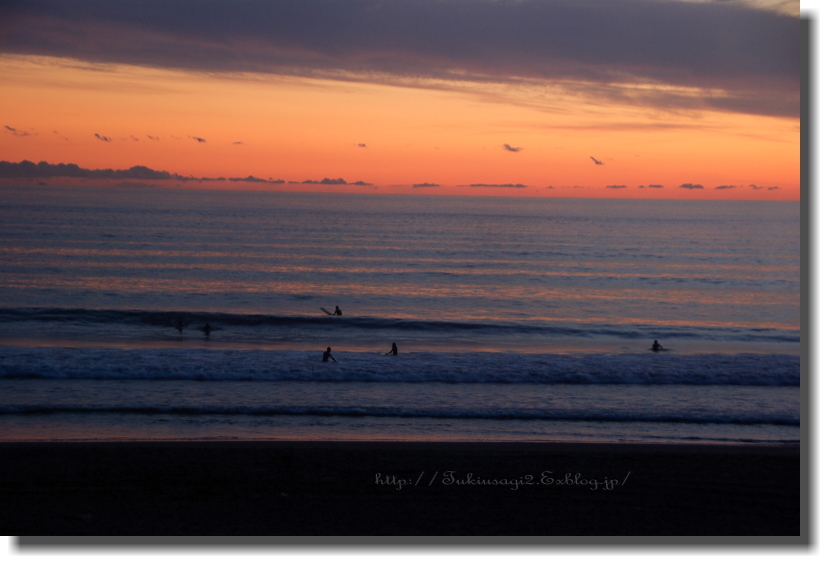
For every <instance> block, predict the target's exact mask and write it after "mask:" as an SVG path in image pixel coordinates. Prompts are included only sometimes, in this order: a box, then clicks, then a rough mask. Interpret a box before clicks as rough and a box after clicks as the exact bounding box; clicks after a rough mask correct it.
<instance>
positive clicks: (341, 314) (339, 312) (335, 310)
mask: <svg viewBox="0 0 830 566" xmlns="http://www.w3.org/2000/svg"><path fill="white" fill-rule="evenodd" d="M334 314H335V315H336V316H343V311H341V310H340V307H338V306H337V305H335V306H334Z"/></svg>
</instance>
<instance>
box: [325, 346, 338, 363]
mask: <svg viewBox="0 0 830 566" xmlns="http://www.w3.org/2000/svg"><path fill="white" fill-rule="evenodd" d="M329 358H331V359H332V360H334V356H332V355H331V346H329V347H328V348H326V351H325V352H323V361H324V362H327V361H329ZM334 361H335V362H336V361H337V360H334Z"/></svg>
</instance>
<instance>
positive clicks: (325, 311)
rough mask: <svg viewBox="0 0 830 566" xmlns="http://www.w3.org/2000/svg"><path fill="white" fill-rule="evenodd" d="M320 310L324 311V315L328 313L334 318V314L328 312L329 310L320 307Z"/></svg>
mask: <svg viewBox="0 0 830 566" xmlns="http://www.w3.org/2000/svg"><path fill="white" fill-rule="evenodd" d="M320 310H321V311H323V312H324V313H326V314H327V315H330V316H334V313H333V312H329V311H327V310H326V309H325V308H323V307H320Z"/></svg>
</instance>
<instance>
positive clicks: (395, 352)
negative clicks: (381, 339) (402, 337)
mask: <svg viewBox="0 0 830 566" xmlns="http://www.w3.org/2000/svg"><path fill="white" fill-rule="evenodd" d="M383 355H384V356H397V355H398V345H397V344H395V343H394V342H392V349H391V350H389V351H388V352H386V353H385V354H383Z"/></svg>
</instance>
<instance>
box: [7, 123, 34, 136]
mask: <svg viewBox="0 0 830 566" xmlns="http://www.w3.org/2000/svg"><path fill="white" fill-rule="evenodd" d="M3 128H4V129H5V131H6V133H8V134H11V135H13V136H18V137H21V138H22V137H25V136H31V135H32V134H31V133H30V132H27V131H24V130H18V129H17V128H12V127H11V126H3Z"/></svg>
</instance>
